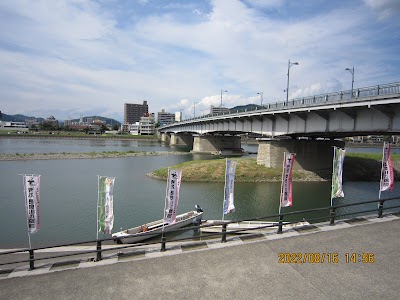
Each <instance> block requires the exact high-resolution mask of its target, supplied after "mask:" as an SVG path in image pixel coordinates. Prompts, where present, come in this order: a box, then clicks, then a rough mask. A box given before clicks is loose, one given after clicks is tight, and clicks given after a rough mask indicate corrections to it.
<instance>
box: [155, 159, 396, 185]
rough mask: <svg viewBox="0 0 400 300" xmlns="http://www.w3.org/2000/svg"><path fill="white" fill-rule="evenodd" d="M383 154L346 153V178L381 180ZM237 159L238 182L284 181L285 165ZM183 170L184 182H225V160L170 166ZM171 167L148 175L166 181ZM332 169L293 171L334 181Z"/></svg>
mask: <svg viewBox="0 0 400 300" xmlns="http://www.w3.org/2000/svg"><path fill="white" fill-rule="evenodd" d="M381 159H382V155H381V154H371V153H350V154H348V155H346V157H345V160H344V166H343V180H345V181H379V180H380V176H381V164H382V162H381ZM232 160H234V161H236V162H237V163H238V164H237V167H236V174H235V182H274V181H281V177H282V168H281V167H280V168H266V167H265V166H261V165H257V161H256V159H255V158H234V159H232ZM392 160H393V168H394V175H395V180H400V155H397V154H393V155H392ZM170 168H171V169H180V170H182V181H192V182H224V181H225V159H213V160H196V161H188V162H183V163H180V164H177V165H174V166H171V167H170ZM167 172H168V168H161V169H158V170H155V171H153V172H151V173H149V174H147V176H149V177H152V178H156V179H160V180H166V178H167ZM331 177H332V170H331V169H322V170H316V171H306V170H295V169H294V170H293V174H292V179H293V181H294V182H318V181H330V180H331Z"/></svg>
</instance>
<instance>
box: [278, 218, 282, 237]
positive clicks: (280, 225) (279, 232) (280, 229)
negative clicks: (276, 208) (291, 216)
mask: <svg viewBox="0 0 400 300" xmlns="http://www.w3.org/2000/svg"><path fill="white" fill-rule="evenodd" d="M282 221H283V216H282V215H279V224H278V231H277V234H281V233H282V226H283V225H282Z"/></svg>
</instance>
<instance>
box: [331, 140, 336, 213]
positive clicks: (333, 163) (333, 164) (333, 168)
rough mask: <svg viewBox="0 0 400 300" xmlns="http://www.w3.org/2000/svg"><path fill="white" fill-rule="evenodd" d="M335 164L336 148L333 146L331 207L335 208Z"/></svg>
mask: <svg viewBox="0 0 400 300" xmlns="http://www.w3.org/2000/svg"><path fill="white" fill-rule="evenodd" d="M335 162H336V146H333V160H332V180H331V206H333V195H332V192H333V181H334V177H335V171H336V170H335Z"/></svg>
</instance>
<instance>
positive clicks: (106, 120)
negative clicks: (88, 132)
mask: <svg viewBox="0 0 400 300" xmlns="http://www.w3.org/2000/svg"><path fill="white" fill-rule="evenodd" d="M87 119H93V120H95V119H99V120H101V121H103V122H106V124H110V125H114V124H118V126H121V122H118V121H117V120H115V119H110V118H106V117H101V116H88V117H82V120H83V122H87ZM71 121H72V122H79V119H71Z"/></svg>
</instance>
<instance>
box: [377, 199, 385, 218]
mask: <svg viewBox="0 0 400 300" xmlns="http://www.w3.org/2000/svg"><path fill="white" fill-rule="evenodd" d="M383 202H385V200H380V201H379V204H378V218H382V216H383Z"/></svg>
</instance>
